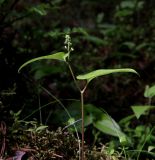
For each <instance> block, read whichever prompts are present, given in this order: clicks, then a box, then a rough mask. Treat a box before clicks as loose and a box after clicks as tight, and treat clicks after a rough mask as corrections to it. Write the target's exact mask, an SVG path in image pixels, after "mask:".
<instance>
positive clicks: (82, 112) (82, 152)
mask: <svg viewBox="0 0 155 160" xmlns="http://www.w3.org/2000/svg"><path fill="white" fill-rule="evenodd" d="M83 94H84V90H83V91H81V118H82V128H81V129H82V141H81V160H84V98H83Z"/></svg>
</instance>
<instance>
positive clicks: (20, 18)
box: [0, 0, 155, 149]
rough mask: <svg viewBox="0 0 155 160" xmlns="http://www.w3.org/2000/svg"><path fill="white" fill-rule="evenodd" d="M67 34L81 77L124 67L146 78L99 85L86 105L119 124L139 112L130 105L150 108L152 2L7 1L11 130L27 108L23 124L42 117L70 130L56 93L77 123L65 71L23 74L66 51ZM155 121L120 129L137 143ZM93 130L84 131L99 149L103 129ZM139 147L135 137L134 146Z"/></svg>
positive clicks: (48, 65)
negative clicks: (15, 118) (147, 89)
mask: <svg viewBox="0 0 155 160" xmlns="http://www.w3.org/2000/svg"><path fill="white" fill-rule="evenodd" d="M65 34H70V35H71V38H72V44H73V48H74V51H73V53H72V57H71V61H72V67H73V69H74V71H75V73H76V74H77V75H78V74H81V73H85V72H88V71H91V70H94V69H98V68H106V69H107V68H121V67H123V68H125V67H127V68H134V69H135V70H136V71H137V72H138V73H139V74H140V78H137V77H136V76H135V75H132V74H131V75H128V74H126V75H125V76H122V75H121V74H118V75H113V76H107V77H104V78H98V79H95V80H94V82H93V83H92V84H90V86H89V88H88V89H87V91H86V94H85V95H84V96H85V97H84V98H85V101H86V103H89V104H91V105H94V106H97V107H99V108H101V109H104V110H106V111H107V113H108V114H109V115H111V116H112V117H113V118H114V119H115V120H116V121H117V122H119V121H120V120H122V119H123V118H125V117H127V116H129V115H131V114H133V111H132V109H131V106H133V105H146V104H148V99H147V98H146V97H144V96H143V95H144V91H145V87H146V85H149V86H152V85H153V84H154V79H155V75H154V70H155V65H154V64H155V56H154V51H155V38H154V37H155V2H154V1H153V0H147V1H146V0H108V1H106V0H98V1H92V0H79V1H72V0H52V1H50V0H46V1H41V0H40V1H39V0H36V1H31V0H27V1H24V0H12V1H9V0H0V73H1V78H0V120H3V121H5V122H6V123H7V124H8V125H12V116H11V115H10V111H13V112H14V113H16V112H18V111H19V110H21V114H20V118H21V119H24V120H27V121H28V120H32V119H34V118H35V119H37V120H38V122H41V123H43V124H46V125H48V126H49V127H50V128H51V129H57V128H58V127H59V126H61V127H64V126H66V125H67V121H68V117H67V115H66V113H65V112H64V110H63V108H61V106H60V105H59V104H57V103H54V99H53V98H52V97H51V95H50V93H51V94H54V95H55V96H56V97H57V98H59V99H60V100H62V102H63V104H64V105H65V106H66V107H67V109H68V110H69V111H70V112H71V113H72V112H73V113H72V114H73V115H74V116H75V117H76V115H78V114H79V111H78V110H77V109H76V108H77V107H76V106H77V103H78V102H77V101H76V100H77V99H79V96H80V95H79V94H78V92H77V90H76V89H75V88H74V84H73V82H72V77H71V75H69V74H67V68H66V67H65V65H63V64H60V63H57V62H51V61H49V60H47V61H39V62H36V63H33V64H31V65H30V66H28V67H27V68H24V71H23V72H22V73H21V74H18V68H19V67H20V66H21V65H22V64H23V63H24V62H25V61H27V60H29V59H32V58H35V57H39V56H44V55H47V54H50V53H55V52H59V51H65V48H64V39H65ZM75 101H76V102H75ZM154 103H155V101H154V99H153V97H151V104H152V105H154ZM149 105H150V103H149ZM41 106H42V107H43V108H42V109H41V112H40V111H39V109H40V107H41ZM73 106H74V107H75V108H74V107H73ZM73 108H74V109H73ZM153 117H154V111H153V110H151V111H150V112H149V115H147V116H144V117H142V118H140V119H139V120H137V119H136V118H135V119H134V120H133V121H132V123H130V122H127V121H125V122H124V121H123V122H122V121H121V122H122V123H120V125H121V124H122V126H121V127H122V128H124V131H126V133H127V134H128V135H129V137H131V139H132V135H133V132H134V131H133V130H132V129H135V127H136V126H139V128H138V129H139V130H140V131H139V130H138V129H137V130H138V131H137V132H136V131H135V132H134V136H135V137H136V136H138V137H141V135H140V134H142V135H143V132H144V131H146V126H144V124H147V126H148V127H149V128H148V133H150V132H149V131H150V130H151V129H152V128H153V126H154V118H153ZM140 126H141V127H140ZM92 128H93V127H92V126H89V127H88V129H87V130H86V133H85V134H86V135H90V136H89V137H87V138H86V142H87V143H88V144H92V143H95V142H94V141H92V139H94V138H92V137H93V136H94V135H93V134H94V133H95V135H96V133H97V131H96V130H95V131H93V129H92ZM138 134H139V135H138ZM151 134H152V139H151V140H149V141H148V145H146V148H147V149H148V146H152V144H153V142H154V135H153V131H152V132H151ZM145 135H148V134H145ZM91 136H92V137H91ZM104 136H106V137H107V140H103V138H102V137H103V134H101V136H100V135H99V137H98V139H97V141H98V142H102V143H107V142H109V141H110V140H111V137H109V136H107V135H104ZM95 141H96V140H95ZM143 142H144V141H142V144H143ZM136 143H137V139H136V138H135V139H134V144H133V145H132V147H133V148H136V147H135V145H136ZM140 146H141V145H140ZM130 147H131V146H130ZM137 149H138V147H137Z"/></svg>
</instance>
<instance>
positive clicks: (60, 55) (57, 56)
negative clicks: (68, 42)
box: [18, 52, 66, 73]
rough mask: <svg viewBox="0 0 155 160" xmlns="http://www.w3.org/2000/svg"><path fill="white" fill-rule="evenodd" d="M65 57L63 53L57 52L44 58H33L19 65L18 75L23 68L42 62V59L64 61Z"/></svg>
mask: <svg viewBox="0 0 155 160" xmlns="http://www.w3.org/2000/svg"><path fill="white" fill-rule="evenodd" d="M65 56H66V53H64V52H58V53H55V54H50V55H46V56H41V57H37V58H33V59H31V60H29V61H27V62H25V63H24V64H23V65H21V66H20V68H19V69H18V73H20V71H21V69H22V68H24V67H25V66H27V65H28V64H30V63H33V62H35V61H39V60H44V59H46V60H50V59H53V60H60V61H65Z"/></svg>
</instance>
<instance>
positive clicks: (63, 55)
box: [18, 34, 138, 160]
mask: <svg viewBox="0 0 155 160" xmlns="http://www.w3.org/2000/svg"><path fill="white" fill-rule="evenodd" d="M64 44H65V49H66V52H57V53H55V54H50V55H47V56H41V57H37V58H34V59H31V60H29V61H27V62H25V63H24V64H23V65H22V66H21V67H20V68H19V70H18V72H20V71H21V69H22V68H24V67H25V66H27V65H28V64H30V63H33V62H35V61H39V60H45V59H46V60H58V61H60V62H64V63H66V65H67V66H68V68H69V71H70V73H71V75H72V78H73V80H74V82H75V86H76V87H77V89H78V91H79V92H80V95H81V97H80V103H81V119H82V121H81V126H82V128H81V133H82V138H81V143H80V152H79V159H80V160H84V159H85V153H84V93H85V91H86V89H87V87H88V84H89V83H90V82H91V81H92V80H93V79H94V78H97V77H100V76H105V75H108V74H112V73H123V72H125V73H126V72H131V73H135V74H138V73H137V72H136V71H135V70H134V69H131V68H121V69H97V70H94V71H91V72H89V73H86V74H81V75H77V76H76V75H75V74H74V71H73V70H72V66H71V61H70V56H71V52H72V51H73V48H72V43H71V37H70V35H68V34H67V35H66V36H65V42H64ZM79 81H85V84H84V86H83V88H81V87H80V85H79ZM120 139H121V138H120Z"/></svg>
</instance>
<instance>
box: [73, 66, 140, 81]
mask: <svg viewBox="0 0 155 160" xmlns="http://www.w3.org/2000/svg"><path fill="white" fill-rule="evenodd" d="M119 72H120V73H123V72H131V73H136V74H138V73H137V72H136V71H135V70H134V69H131V68H122V69H98V70H95V71H92V72H89V73H86V74H83V75H78V76H77V77H76V78H77V79H79V80H87V81H88V82H90V81H91V80H92V79H94V78H96V77H99V76H104V75H107V74H111V73H119Z"/></svg>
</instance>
